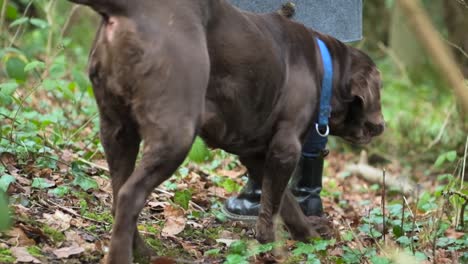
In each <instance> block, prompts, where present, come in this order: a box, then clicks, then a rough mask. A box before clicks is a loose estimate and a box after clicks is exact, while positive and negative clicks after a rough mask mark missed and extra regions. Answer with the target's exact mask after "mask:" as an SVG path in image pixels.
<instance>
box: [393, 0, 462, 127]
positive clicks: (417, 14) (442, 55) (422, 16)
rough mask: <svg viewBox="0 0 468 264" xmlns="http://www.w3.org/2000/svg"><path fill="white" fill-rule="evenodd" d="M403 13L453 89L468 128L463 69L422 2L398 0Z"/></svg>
mask: <svg viewBox="0 0 468 264" xmlns="http://www.w3.org/2000/svg"><path fill="white" fill-rule="evenodd" d="M398 4H399V7H400V8H401V11H402V12H403V13H404V14H405V15H406V17H407V18H408V22H409V24H410V26H411V28H412V30H413V32H414V33H415V34H416V36H417V37H418V38H419V40H420V41H419V42H420V43H421V44H422V46H423V47H424V48H425V49H426V51H427V53H428V54H430V56H431V58H432V60H433V61H434V64H435V65H436V66H437V67H438V68H439V70H440V72H441V76H443V77H444V78H445V79H446V80H447V81H448V83H449V84H450V85H448V86H449V87H451V88H453V92H454V95H455V97H456V98H457V99H456V101H457V103H458V104H460V106H461V108H462V110H461V111H460V116H461V118H462V120H461V121H462V122H463V127H464V128H466V124H467V120H468V116H467V114H468V89H466V85H465V83H464V80H465V78H464V77H463V73H462V72H461V69H460V68H459V67H458V65H457V63H456V62H455V60H454V59H453V56H452V54H451V52H450V50H449V49H448V47H447V45H446V44H445V43H444V41H443V40H442V37H441V35H440V33H439V32H438V31H437V30H436V29H435V28H434V26H433V25H432V22H431V20H430V18H429V16H428V15H427V13H426V12H425V11H424V9H423V8H422V7H421V4H420V1H414V0H398Z"/></svg>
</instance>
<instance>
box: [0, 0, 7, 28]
mask: <svg viewBox="0 0 468 264" xmlns="http://www.w3.org/2000/svg"><path fill="white" fill-rule="evenodd" d="M8 1H9V0H3V5H2V10H1V11H0V30H2V31H3V25H4V23H5V14H6V10H7V6H8Z"/></svg>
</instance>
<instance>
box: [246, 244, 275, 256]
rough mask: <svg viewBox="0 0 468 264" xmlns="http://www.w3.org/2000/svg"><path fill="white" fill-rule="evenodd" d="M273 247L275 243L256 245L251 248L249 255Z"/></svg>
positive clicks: (260, 252) (268, 250)
mask: <svg viewBox="0 0 468 264" xmlns="http://www.w3.org/2000/svg"><path fill="white" fill-rule="evenodd" d="M274 247H275V243H268V244H263V245H258V246H257V247H255V248H254V249H253V250H252V252H251V255H258V254H262V253H267V252H270V251H272V250H273V248H274Z"/></svg>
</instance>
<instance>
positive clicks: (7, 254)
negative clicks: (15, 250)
mask: <svg viewBox="0 0 468 264" xmlns="http://www.w3.org/2000/svg"><path fill="white" fill-rule="evenodd" d="M15 260H16V259H15V258H14V257H13V254H12V253H11V251H10V250H9V249H0V263H14V262H15Z"/></svg>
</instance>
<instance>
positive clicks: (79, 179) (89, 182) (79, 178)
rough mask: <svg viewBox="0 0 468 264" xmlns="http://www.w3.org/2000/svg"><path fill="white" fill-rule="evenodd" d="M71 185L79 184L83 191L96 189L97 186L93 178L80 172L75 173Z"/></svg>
mask: <svg viewBox="0 0 468 264" xmlns="http://www.w3.org/2000/svg"><path fill="white" fill-rule="evenodd" d="M73 185H75V186H79V187H80V188H81V189H83V191H85V192H87V191H89V190H97V189H98V188H99V185H98V183H97V182H96V181H95V180H93V179H91V178H90V177H88V176H85V175H83V174H81V173H80V174H78V175H75V179H74V180H73Z"/></svg>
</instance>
